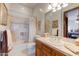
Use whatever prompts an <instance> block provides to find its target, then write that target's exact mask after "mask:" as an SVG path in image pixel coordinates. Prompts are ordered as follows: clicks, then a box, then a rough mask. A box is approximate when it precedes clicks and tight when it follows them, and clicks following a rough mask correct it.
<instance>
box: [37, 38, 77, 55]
mask: <svg viewBox="0 0 79 59" xmlns="http://www.w3.org/2000/svg"><path fill="white" fill-rule="evenodd" d="M36 40H39V41H41V42H42V43H44V44H46V45H48V46H49V47H51V48H53V49H55V50H57V51H60V52H61V53H63V54H65V55H66V56H78V54H75V53H73V52H72V51H70V50H69V49H67V48H66V47H65V46H64V44H63V43H62V40H63V41H68V42H70V43H72V44H74V43H73V42H74V40H73V39H66V38H63V37H49V38H45V37H39V38H36Z"/></svg>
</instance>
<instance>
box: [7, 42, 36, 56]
mask: <svg viewBox="0 0 79 59" xmlns="http://www.w3.org/2000/svg"><path fill="white" fill-rule="evenodd" d="M8 55H10V56H34V55H35V42H29V43H22V44H17V45H16V44H15V45H14V46H13V49H12V51H10V52H9V54H8Z"/></svg>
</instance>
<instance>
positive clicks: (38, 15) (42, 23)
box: [33, 7, 45, 34]
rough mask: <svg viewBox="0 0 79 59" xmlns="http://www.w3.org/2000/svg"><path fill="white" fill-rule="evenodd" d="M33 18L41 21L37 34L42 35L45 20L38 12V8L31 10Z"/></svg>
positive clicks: (40, 12) (42, 14) (41, 13)
mask: <svg viewBox="0 0 79 59" xmlns="http://www.w3.org/2000/svg"><path fill="white" fill-rule="evenodd" d="M33 17H34V18H35V19H36V17H37V19H38V20H41V30H40V33H39V34H43V33H44V28H45V24H44V20H45V14H44V13H43V12H42V11H40V9H39V7H36V8H35V9H33Z"/></svg>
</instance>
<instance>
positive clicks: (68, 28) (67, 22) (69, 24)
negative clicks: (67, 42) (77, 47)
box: [63, 7, 79, 39]
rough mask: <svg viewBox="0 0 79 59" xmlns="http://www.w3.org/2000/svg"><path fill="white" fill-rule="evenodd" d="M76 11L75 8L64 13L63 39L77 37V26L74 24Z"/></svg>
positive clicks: (78, 27)
mask: <svg viewBox="0 0 79 59" xmlns="http://www.w3.org/2000/svg"><path fill="white" fill-rule="evenodd" d="M78 9H79V7H76V8H74V9H71V10H68V11H66V12H64V27H63V29H64V32H63V34H64V37H67V38H73V39H76V38H78V37H79V24H78V23H76V19H77V16H78Z"/></svg>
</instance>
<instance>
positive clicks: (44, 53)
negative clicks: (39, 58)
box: [42, 50, 51, 56]
mask: <svg viewBox="0 0 79 59" xmlns="http://www.w3.org/2000/svg"><path fill="white" fill-rule="evenodd" d="M42 54H43V56H51V53H50V52H48V51H46V50H43V52H42Z"/></svg>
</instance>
